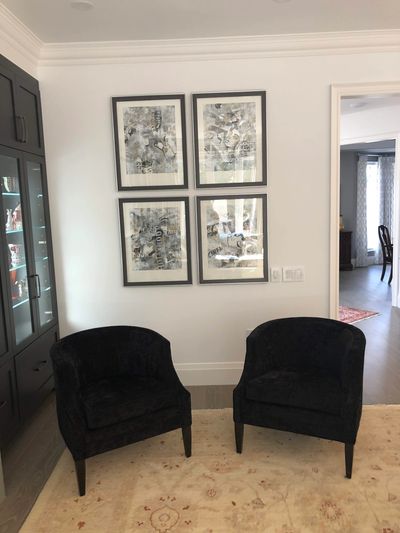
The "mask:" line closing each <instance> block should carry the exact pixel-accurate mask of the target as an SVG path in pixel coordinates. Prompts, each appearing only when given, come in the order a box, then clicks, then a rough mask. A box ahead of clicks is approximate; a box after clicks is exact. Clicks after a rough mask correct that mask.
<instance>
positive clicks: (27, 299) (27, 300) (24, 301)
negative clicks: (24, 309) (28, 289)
mask: <svg viewBox="0 0 400 533" xmlns="http://www.w3.org/2000/svg"><path fill="white" fill-rule="evenodd" d="M27 302H29V298H26V299H25V300H21V301H20V302H18V303H17V304H14V305H13V306H12V308H13V309H16V308H17V307H19V306H20V305H23V304H26V303H27Z"/></svg>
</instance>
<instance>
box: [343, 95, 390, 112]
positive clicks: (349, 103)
mask: <svg viewBox="0 0 400 533" xmlns="http://www.w3.org/2000/svg"><path fill="white" fill-rule="evenodd" d="M383 107H393V108H396V109H398V108H399V107H400V94H370V95H366V96H344V97H342V100H341V113H342V114H343V115H348V114H350V113H358V112H360V111H366V110H368V109H379V108H383Z"/></svg>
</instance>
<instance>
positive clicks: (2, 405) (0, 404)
mask: <svg viewBox="0 0 400 533" xmlns="http://www.w3.org/2000/svg"><path fill="white" fill-rule="evenodd" d="M6 405H7V400H3V401H2V402H1V403H0V409H3V407H5V406H6Z"/></svg>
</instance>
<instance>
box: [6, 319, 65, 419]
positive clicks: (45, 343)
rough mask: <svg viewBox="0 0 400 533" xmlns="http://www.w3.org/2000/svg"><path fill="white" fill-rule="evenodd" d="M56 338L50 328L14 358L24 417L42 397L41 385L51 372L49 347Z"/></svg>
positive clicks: (55, 331) (54, 330) (20, 403)
mask: <svg viewBox="0 0 400 533" xmlns="http://www.w3.org/2000/svg"><path fill="white" fill-rule="evenodd" d="M56 340H57V330H56V329H51V330H50V331H48V332H47V333H45V334H44V335H42V336H41V337H39V338H38V339H37V340H36V341H35V342H33V343H32V344H30V345H29V346H28V348H26V349H25V350H24V351H23V352H21V353H20V354H19V355H18V356H17V357H16V358H15V365H16V371H17V385H18V396H19V405H20V411H21V417H22V418H26V417H27V416H28V415H29V414H30V413H31V412H32V411H33V410H34V409H35V408H36V407H37V405H38V404H39V403H40V401H41V400H42V399H43V394H42V392H41V390H40V389H41V387H42V386H43V385H44V384H45V383H46V382H47V381H48V380H49V378H50V377H51V375H52V374H53V367H52V364H51V360H50V353H49V351H50V348H51V346H52V345H53V344H54V343H55V342H56Z"/></svg>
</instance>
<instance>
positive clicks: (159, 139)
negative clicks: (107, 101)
mask: <svg viewBox="0 0 400 533" xmlns="http://www.w3.org/2000/svg"><path fill="white" fill-rule="evenodd" d="M112 105H113V119H114V139H115V156H116V165H117V180H118V190H120V191H122V190H134V189H136V190H140V189H142V190H143V189H186V188H187V160H186V128H185V97H184V95H183V94H177V95H162V96H123V97H114V98H113V99H112Z"/></svg>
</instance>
